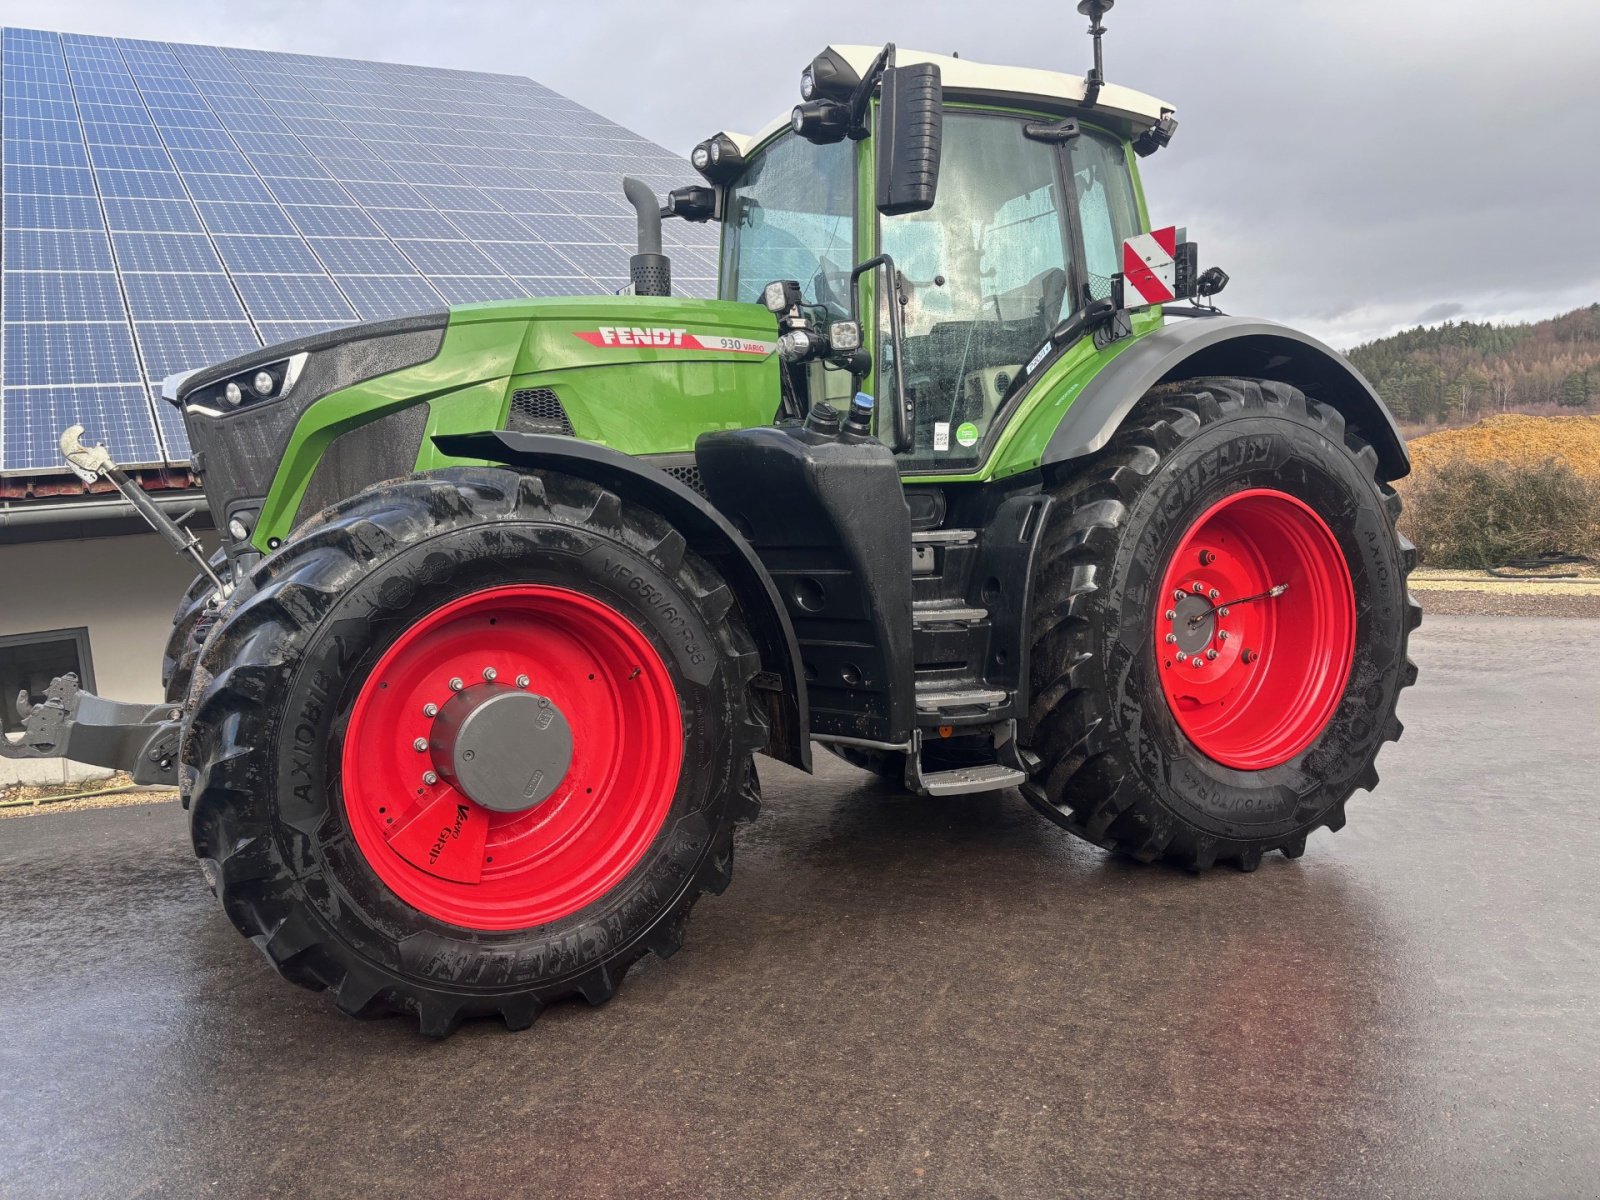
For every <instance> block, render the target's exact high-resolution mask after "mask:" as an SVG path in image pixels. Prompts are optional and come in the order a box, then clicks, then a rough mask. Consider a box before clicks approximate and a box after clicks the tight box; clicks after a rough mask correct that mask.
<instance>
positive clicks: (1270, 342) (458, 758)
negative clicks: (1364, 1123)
mask: <svg viewBox="0 0 1600 1200" xmlns="http://www.w3.org/2000/svg"><path fill="white" fill-rule="evenodd" d="M1109 7H1110V4H1109V0H1088V2H1087V3H1085V5H1083V6H1082V8H1083V11H1085V12H1086V13H1087V14H1088V15H1089V16H1090V17H1091V18H1092V19H1093V22H1094V28H1093V29H1092V30H1091V32H1092V33H1095V35H1096V37H1095V47H1096V56H1095V57H1096V63H1097V65H1096V69H1095V71H1094V72H1092V73H1091V74H1090V75H1089V77H1088V78H1087V79H1082V78H1078V77H1074V76H1068V75H1062V74H1056V73H1052V72H1047V71H1038V70H1020V69H1012V68H1006V67H997V66H986V65H983V64H980V63H976V62H969V61H967V60H964V59H956V58H945V57H940V56H935V55H927V54H917V53H908V52H905V51H900V52H898V53H897V52H896V50H895V49H894V47H893V46H888V47H885V48H883V49H882V50H876V49H873V48H867V47H857V46H837V47H831V48H829V49H827V50H825V51H823V53H822V54H820V55H818V56H817V58H816V59H815V60H814V61H813V62H812V63H811V64H810V65H809V66H807V67H806V68H805V70H804V72H803V74H802V77H801V93H802V103H801V104H800V105H799V107H797V108H796V109H795V110H794V112H793V114H792V115H791V117H789V118H785V119H783V120H780V121H778V122H776V123H775V124H774V125H773V126H772V127H771V128H769V129H768V130H767V131H765V132H763V133H761V134H758V135H756V136H754V137H745V136H740V135H736V134H732V133H718V134H717V135H715V136H714V137H712V138H710V139H708V140H707V141H706V142H703V143H701V144H700V145H698V146H696V147H695V148H694V151H693V154H692V162H693V165H694V167H695V168H696V169H697V170H698V171H699V173H700V174H701V175H702V176H703V177H704V178H703V182H702V183H700V184H698V185H695V186H691V187H685V188H682V189H680V190H678V191H675V192H673V193H672V194H671V196H670V197H669V198H668V201H667V203H666V205H665V206H664V207H663V206H662V204H661V201H660V199H659V198H658V197H656V196H654V195H652V194H650V193H649V191H648V189H645V188H644V187H642V185H639V184H637V183H635V182H633V181H628V183H627V193H628V196H629V198H630V199H631V200H632V201H633V202H634V204H635V206H636V209H637V212H638V222H639V237H640V247H639V253H638V254H637V255H636V256H635V258H634V259H633V263H632V277H633V283H632V287H631V294H626V295H618V296H599V297H595V298H592V299H582V300H571V299H566V298H562V299H548V300H516V301H508V302H504V303H492V304H474V305H467V306H463V307H459V308H455V309H452V310H450V311H448V312H441V313H431V314H426V315H421V316H417V317H413V318H409V319H402V320H394V321H385V322H380V323H373V324H365V325H357V326H353V327H351V328H348V329H342V330H338V331H335V332H331V333H326V334H321V335H318V336H314V337H310V338H305V339H302V340H299V341H294V342H288V343H284V344H281V345H277V346H272V347H268V348H266V349H263V350H261V351H258V352H256V353H253V354H250V355H247V356H245V357H242V358H238V359H235V360H233V361H231V362H226V363H222V364H219V365H216V366H212V367H207V368H205V369H202V370H198V371H195V372H192V373H190V374H188V375H186V376H183V377H181V378H176V379H173V380H169V381H168V385H167V388H166V398H167V399H168V400H170V401H171V402H172V403H174V404H176V405H177V406H178V407H179V408H180V409H181V410H182V412H183V415H184V419H185V421H186V422H187V427H188V430H189V435H190V439H191V441H192V444H193V447H194V468H195V471H196V472H197V474H199V475H200V476H201V477H203V479H204V484H205V491H206V497H207V501H208V503H209V506H210V509H211V512H212V515H213V516H214V518H215V522H216V526H217V528H218V529H219V530H221V531H222V532H223V539H224V540H223V547H222V550H221V551H220V553H219V555H218V556H217V557H216V558H215V559H213V560H212V561H210V562H209V563H207V562H204V561H203V560H202V566H203V568H204V570H203V573H202V575H201V577H200V579H198V580H197V582H196V586H195V587H194V588H193V589H192V590H191V592H190V595H189V597H188V598H187V599H186V601H185V604H184V606H183V607H182V608H181V609H180V611H179V614H178V618H177V620H176V622H175V625H174V640H173V644H172V646H171V647H169V650H168V655H167V676H168V677H167V680H166V686H167V695H168V702H167V703H166V704H163V705H160V706H155V707H151V706H144V705H131V704H123V703H118V702H115V701H109V700H104V699H101V698H99V697H95V696H92V695H90V694H88V693H84V692H80V691H79V690H78V689H77V681H76V680H75V679H73V678H72V677H70V676H68V677H65V678H63V679H61V680H58V681H57V682H56V684H55V686H54V687H53V688H52V690H51V693H50V696H49V698H48V699H47V700H46V701H45V702H43V703H41V704H38V705H35V706H34V707H33V708H32V710H31V711H30V712H29V713H28V720H27V731H26V733H25V735H24V740H23V741H22V742H21V743H18V744H7V746H5V747H4V749H5V751H6V752H7V753H9V754H12V755H21V754H54V755H65V756H67V757H71V758H75V759H79V760H80V761H86V762H93V763H103V764H106V765H114V766H119V767H124V768H127V769H131V770H133V771H134V773H135V775H136V777H137V778H139V779H141V780H144V781H170V782H175V783H176V784H177V785H178V786H179V787H180V789H181V792H182V796H183V802H184V804H185V805H186V806H187V808H188V811H189V816H190V821H191V830H192V836H193V841H194V848H195V852H196V854H197V855H198V857H199V859H200V862H201V865H202V867H203V869H204V872H205V875H206V878H207V880H208V881H209V883H210V884H211V886H212V888H213V889H214V890H215V892H216V895H217V897H218V898H219V899H220V900H221V902H222V906H223V909H224V911H225V912H226V913H227V915H228V917H229V919H230V920H232V922H233V923H234V924H235V925H236V926H237V927H238V928H239V930H240V931H241V932H243V933H244V934H245V935H246V936H247V937H249V938H250V939H251V940H252V941H253V942H255V944H256V945H257V946H258V947H259V948H260V949H261V950H262V951H263V952H264V953H265V954H266V956H267V957H268V958H269V959H270V960H271V961H272V963H273V964H274V965H275V966H276V967H277V969H278V970H279V971H280V972H281V973H282V974H283V975H284V976H286V977H287V978H289V979H291V980H293V981H294V982H296V983H299V984H303V985H305V986H307V987H311V988H318V989H320V988H327V989H329V990H330V991H332V992H333V993H334V995H335V996H336V998H337V1002H338V1006H339V1007H340V1008H341V1009H342V1010H344V1011H345V1012H347V1013H351V1014H355V1015H359V1016H367V1015H375V1014H381V1013H387V1012H406V1013H411V1014H413V1015H414V1016H415V1017H416V1018H417V1019H418V1021H419V1024H420V1026H421V1029H422V1030H423V1032H425V1033H428V1034H434V1035H441V1034H444V1033H446V1032H448V1031H449V1030H451V1029H452V1028H454V1027H455V1026H456V1024H457V1023H458V1022H460V1021H461V1020H462V1019H464V1018H468V1017H473V1016H480V1015H497V1016H499V1017H502V1018H503V1019H504V1020H505V1022H506V1023H507V1025H509V1026H511V1027H513V1028H521V1027H524V1026H526V1025H528V1024H529V1023H530V1022H532V1021H533V1020H534V1018H535V1017H536V1016H537V1014H538V1013H539V1012H540V1010H541V1009H542V1008H543V1007H544V1006H546V1005H548V1004H550V1003H552V1002H554V1001H557V1000H561V999H563V998H566V997H571V996H581V997H582V998H584V999H585V1000H587V1001H589V1002H590V1003H593V1004H598V1003H601V1002H603V1001H605V1000H607V999H608V998H609V997H610V996H611V995H612V993H613V992H614V991H615V989H616V988H617V986H618V985H619V983H620V982H621V981H622V978H623V976H624V974H625V973H626V971H627V970H628V967H629V965H630V964H632V963H633V962H634V961H635V960H637V959H638V958H640V957H641V956H642V955H644V954H646V953H647V952H651V951H653V952H655V953H656V954H659V955H662V956H666V955H669V954H671V953H672V952H673V951H674V950H676V949H677V947H678V946H679V944H680V942H681V940H682V938H683V933H684V924H685V920H686V918H687V917H688V914H689V910H690V908H691V907H692V906H693V904H694V902H695V900H696V899H697V898H698V897H699V896H700V895H701V894H702V893H704V892H707V891H710V892H720V891H722V889H723V888H724V887H726V886H727V884H728V882H729V879H730V877H731V874H732V869H733V850H734V826H735V825H736V824H737V823H739V822H741V821H746V820H749V819H751V818H753V817H754V816H755V815H756V811H757V808H758V806H759V800H760V791H759V785H758V778H757V771H756V767H755V762H754V756H755V755H756V754H758V753H762V754H766V755H769V756H771V757H773V758H775V759H778V760H780V761H782V762H785V763H788V764H791V765H793V766H795V767H798V768H800V769H802V770H809V769H810V767H811V762H812V757H811V756H812V747H813V743H815V744H817V745H819V746H821V747H822V748H823V749H825V750H827V751H829V752H831V753H833V754H835V755H838V756H839V757H841V758H843V759H845V760H847V761H848V762H850V763H853V764H855V765H856V766H858V767H861V768H864V769H865V770H868V771H871V772H875V773H877V774H878V775H880V776H882V777H883V779H884V780H885V781H886V782H887V786H890V787H893V788H896V789H904V790H905V791H908V792H911V793H915V794H920V795H928V796H951V795H957V794H964V793H976V792H984V791H992V790H997V789H1013V788H1014V789H1018V790H1020V792H1021V793H1022V795H1023V796H1024V797H1026V799H1027V800H1028V801H1029V802H1030V803H1031V804H1032V805H1034V806H1035V807H1036V808H1037V809H1038V810H1039V811H1040V812H1041V813H1043V814H1044V815H1045V816H1046V817H1048V818H1049V819H1050V820H1051V821H1054V822H1056V823H1058V824H1059V825H1061V826H1062V827H1063V828H1064V829H1066V830H1068V831H1069V832H1071V833H1074V834H1077V835H1078V836H1080V837H1083V838H1086V839H1088V840H1089V841H1091V842H1093V843H1095V844H1096V845H1098V846H1102V847H1104V848H1105V849H1107V850H1109V851H1113V852H1116V853H1120V854H1125V855H1130V856H1132V857H1133V858H1136V859H1138V860H1140V861H1143V862H1152V861H1156V860H1166V861H1169V862H1171V863H1175V864H1178V865H1180V866H1182V867H1186V868H1190V869H1200V868H1205V867H1209V866H1211V865H1212V864H1213V863H1224V862H1226V863H1232V864H1235V865H1236V866H1237V867H1239V868H1240V869H1242V870H1245V871H1249V870H1252V869H1254V868H1255V867H1256V865H1257V864H1258V863H1259V862H1260V860H1261V857H1262V855H1264V854H1266V853H1268V852H1270V851H1274V850H1277V851H1282V852H1283V853H1284V854H1285V855H1287V856H1288V857H1290V858H1295V857H1298V856H1299V855H1300V854H1301V853H1302V852H1303V850H1304V849H1305V845H1306V838H1307V835H1308V834H1310V833H1311V832H1312V831H1314V830H1316V829H1318V828H1321V827H1326V828H1329V829H1338V828H1339V827H1340V826H1341V825H1343V823H1344V820H1345V804H1346V802H1347V800H1348V799H1349V798H1350V796H1351V795H1352V793H1353V792H1354V791H1355V790H1356V789H1358V788H1365V789H1371V788H1373V787H1374V786H1375V785H1376V783H1377V775H1376V773H1375V772H1374V769H1373V761H1374V759H1375V757H1376V755H1377V753H1378V751H1379V749H1380V748H1381V746H1382V745H1383V744H1384V742H1386V741H1388V740H1391V739H1393V738H1395V737H1398V736H1399V733H1400V723H1399V722H1398V720H1397V719H1396V717H1395V705H1396V701H1397V699H1398V697H1399V694H1400V691H1401V689H1402V688H1404V687H1405V686H1406V685H1407V684H1409V683H1410V682H1412V680H1413V678H1414V677H1415V669H1414V668H1413V667H1412V666H1411V665H1410V663H1409V662H1408V660H1407V657H1406V648H1407V640H1408V636H1409V634H1410V632H1411V630H1412V629H1413V628H1415V626H1416V624H1417V621H1418V619H1419V610H1418V608H1417V606H1416V605H1415V604H1414V603H1413V602H1412V601H1411V599H1410V598H1409V596H1408V594H1407V590H1406V576H1407V573H1408V572H1409V571H1410V569H1411V567H1412V565H1413V561H1414V554H1413V551H1412V549H1411V547H1410V546H1409V545H1408V544H1407V542H1406V541H1405V539H1404V538H1403V537H1401V536H1400V535H1399V534H1398V533H1397V532H1396V528H1395V519H1396V516H1397V513H1398V511H1399V503H1398V501H1397V499H1396V496H1395V492H1394V490H1393V489H1392V488H1391V487H1390V486H1389V483H1390V481H1392V480H1394V479H1396V478H1398V477H1400V476H1402V475H1404V474H1405V473H1406V471H1407V469H1408V458H1407V454H1406V449H1405V446H1404V443H1403V442H1402V440H1401V437H1400V435H1399V433H1398V432H1397V430H1396V428H1395V425H1394V422H1393V421H1392V420H1391V419H1390V417H1389V415H1388V414H1387V412H1386V411H1385V409H1384V407H1383V405H1382V403H1381V402H1380V400H1379V398H1378V396H1377V395H1376V394H1375V393H1374V391H1373V389H1372V388H1371V386H1369V385H1368V383H1367V382H1366V381H1365V380H1363V379H1362V378H1361V377H1360V376H1359V375H1358V374H1357V373H1356V372H1355V370H1354V369H1353V368H1352V367H1351V366H1350V365H1349V364H1348V363H1347V362H1346V361H1345V360H1344V359H1343V358H1341V357H1340V356H1339V355H1338V354H1336V353H1334V352H1332V351H1331V350H1329V349H1328V348H1327V347H1325V346H1323V345H1321V344H1320V343H1318V342H1317V341H1315V340H1313V339H1312V338H1309V337H1307V336H1305V335H1303V334H1301V333H1297V332H1295V331H1294V330H1292V329H1288V328H1284V327H1282V326H1279V325H1275V324H1272V323H1269V322H1266V321H1259V320H1245V319H1240V318H1235V317H1230V316H1226V315H1223V314H1221V313H1220V312H1218V311H1217V310H1216V307H1215V305H1214V303H1212V302H1210V299H1209V298H1210V297H1211V296H1214V295H1215V293H1216V292H1217V291H1219V290H1220V289H1221V287H1222V285H1223V284H1224V283H1225V282H1226V276H1225V275H1223V274H1222V273H1221V272H1220V271H1219V270H1216V269H1214V268H1213V269H1211V270H1206V271H1202V270H1200V269H1199V264H1198V258H1197V255H1196V248H1195V245H1194V243H1192V242H1190V241H1188V240H1187V239H1186V238H1185V237H1184V236H1183V235H1182V234H1181V233H1180V232H1178V231H1176V230H1171V229H1156V230H1153V229H1151V227H1150V221H1149V218H1148V216H1147V213H1146V208H1145V202H1144V197H1143V194H1142V192H1141V189H1140V185H1139V180H1138V172H1137V164H1138V160H1139V159H1140V157H1141V156H1145V155H1148V154H1151V153H1154V152H1156V151H1158V150H1160V149H1161V148H1162V147H1164V146H1165V145H1166V144H1167V143H1168V141H1169V140H1170V139H1171V137H1172V135H1173V132H1174V130H1175V129H1176V122H1175V121H1174V120H1173V113H1172V110H1171V109H1170V108H1169V107H1168V106H1167V105H1165V104H1163V103H1161V102H1160V101H1158V100H1155V99H1153V98H1151V97H1148V96H1145V95H1142V94H1139V93H1137V92H1134V91H1130V90H1128V89H1126V88H1122V87H1118V86H1114V85H1112V84H1109V83H1107V82H1105V81H1104V79H1103V76H1102V72H1101V70H1100V68H1099V65H1098V64H1099V57H1100V56H1099V52H1098V51H1099V31H1100V21H1099V18H1100V15H1101V14H1102V13H1103V12H1104V10H1105V9H1107V8H1109ZM668 216H670V217H675V218H679V219H687V220H690V221H710V222H716V223H717V224H718V225H719V226H720V228H721V237H722V250H721V283H720V298H719V299H717V300H702V299H688V298H682V297H674V296H672V295H671V294H670V291H671V286H670V263H669V262H668V260H667V259H666V257H665V256H663V254H662V252H661V241H660V230H661V221H662V219H663V217H668ZM1180 302H1182V303H1180ZM63 448H64V450H65V451H66V452H67V454H68V457H69V460H70V461H72V462H73V463H74V465H75V466H76V467H77V468H78V469H79V470H80V471H82V472H85V473H87V474H90V475H99V476H106V477H109V478H111V479H112V480H113V482H118V483H119V485H120V484H125V483H126V479H125V477H124V476H123V475H122V474H121V472H120V471H119V470H118V468H117V467H116V466H115V464H113V463H111V462H110V460H109V459H108V458H107V457H106V455H105V454H104V452H103V451H101V450H98V449H88V448H85V447H83V446H82V444H81V443H80V442H78V440H77V434H76V431H68V434H67V435H64V446H63ZM128 491H129V494H130V499H132V500H133V501H134V503H136V504H141V503H142V501H143V498H142V496H141V495H139V494H138V491H137V489H136V488H132V487H129V489H128ZM142 507H143V508H144V509H146V510H148V512H149V515H150V517H151V520H152V522H153V523H155V524H156V526H157V528H158V529H162V530H163V532H165V533H166V534H167V535H168V536H169V537H170V538H171V539H172V541H173V542H174V544H175V545H177V546H178V547H179V548H180V549H188V550H189V551H190V552H192V553H196V555H197V557H199V554H198V551H197V550H196V549H195V547H194V545H193V539H192V538H191V537H190V536H189V535H188V534H187V533H185V532H184V531H182V530H179V529H177V528H175V527H173V526H172V525H171V523H170V522H169V521H167V519H166V518H165V517H164V516H163V515H162V514H161V513H160V512H158V511H156V510H154V508H153V507H152V506H150V505H148V504H147V503H142Z"/></svg>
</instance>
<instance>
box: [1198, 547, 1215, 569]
mask: <svg viewBox="0 0 1600 1200" xmlns="http://www.w3.org/2000/svg"><path fill="white" fill-rule="evenodd" d="M1216 561H1217V556H1216V555H1215V554H1213V553H1211V551H1209V550H1202V551H1200V565H1201V566H1202V567H1209V566H1210V565H1211V564H1212V563H1214V562H1216Z"/></svg>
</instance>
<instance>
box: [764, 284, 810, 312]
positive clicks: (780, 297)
mask: <svg viewBox="0 0 1600 1200" xmlns="http://www.w3.org/2000/svg"><path fill="white" fill-rule="evenodd" d="M801 300H802V297H801V294H800V285H799V284H798V283H796V282H795V281H794V280H793V279H774V280H773V281H772V282H771V283H769V284H767V286H766V287H764V288H763V289H762V290H761V303H762V304H763V305H765V306H766V309H767V311H768V312H771V313H777V314H778V315H779V316H782V315H783V314H784V313H786V312H788V311H789V310H790V309H791V308H794V307H796V306H797V305H798V304H800V302H801Z"/></svg>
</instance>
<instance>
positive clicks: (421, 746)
mask: <svg viewBox="0 0 1600 1200" xmlns="http://www.w3.org/2000/svg"><path fill="white" fill-rule="evenodd" d="M411 748H412V749H413V750H415V751H416V752H417V753H418V754H421V753H422V752H423V751H424V750H426V749H427V748H428V739H427V738H418V739H417V740H416V741H414V742H412V743H411Z"/></svg>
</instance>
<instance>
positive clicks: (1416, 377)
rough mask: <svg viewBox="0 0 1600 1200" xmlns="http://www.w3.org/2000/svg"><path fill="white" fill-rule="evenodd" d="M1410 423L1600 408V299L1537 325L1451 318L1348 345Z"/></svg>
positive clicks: (1397, 413)
mask: <svg viewBox="0 0 1600 1200" xmlns="http://www.w3.org/2000/svg"><path fill="white" fill-rule="evenodd" d="M1350 359H1351V361H1352V362H1354V363H1355V365H1356V366H1357V367H1359V368H1360V369H1361V371H1362V372H1363V373H1364V374H1365V375H1366V376H1367V378H1369V379H1371V380H1372V382H1373V383H1374V385H1376V387H1377V389H1378V392H1379V393H1380V394H1381V395H1382V396H1383V398H1384V400H1385V401H1387V402H1388V404H1389V407H1390V408H1391V409H1393V410H1394V414H1395V416H1396V418H1398V419H1399V420H1400V421H1401V422H1402V423H1404V424H1412V425H1437V424H1442V423H1446V422H1448V423H1450V424H1461V423H1463V422H1467V421H1472V420H1475V419H1477V418H1478V417H1481V416H1486V415H1488V414H1491V413H1504V412H1527V411H1544V412H1551V411H1555V410H1558V409H1566V410H1569V411H1577V412H1583V411H1585V410H1592V409H1593V408H1595V407H1596V406H1600V304H1594V305H1590V306H1589V307H1588V308H1580V309H1577V310H1576V311H1574V312H1570V313H1567V314H1566V315H1564V316H1560V317H1553V318H1551V319H1550V320H1548V321H1539V322H1537V323H1535V324H1531V325H1489V324H1483V325H1479V324H1475V323H1473V322H1471V321H1461V322H1455V321H1452V322H1447V323H1446V324H1444V325H1439V326H1435V327H1433V328H1427V329H1424V328H1420V327H1419V328H1417V329H1409V330H1406V331H1405V332H1403V333H1397V334H1395V335H1394V336H1392V337H1387V338H1382V339H1380V340H1379V341H1375V342H1368V343H1367V344H1366V345H1363V346H1358V347H1356V348H1355V349H1354V350H1352V351H1350Z"/></svg>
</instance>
